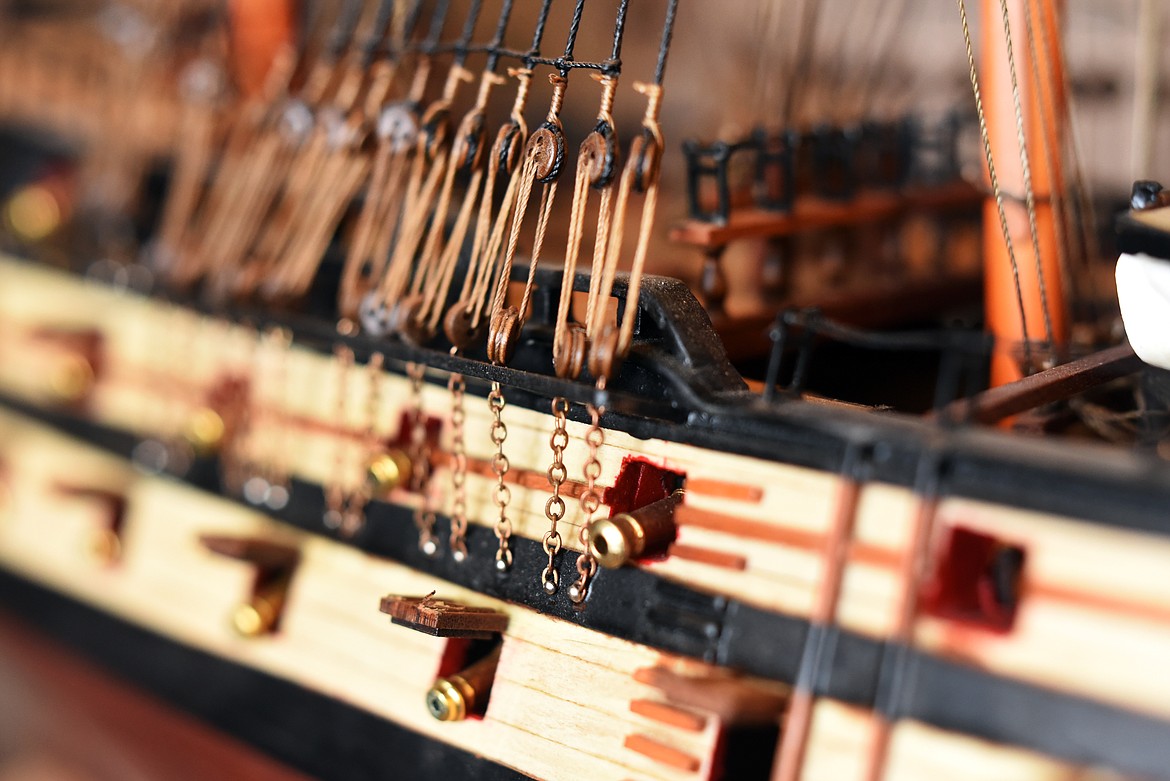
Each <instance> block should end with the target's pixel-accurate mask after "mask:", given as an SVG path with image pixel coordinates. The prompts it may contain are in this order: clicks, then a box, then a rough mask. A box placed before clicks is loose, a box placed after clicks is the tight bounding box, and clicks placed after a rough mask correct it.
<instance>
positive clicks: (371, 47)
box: [361, 0, 397, 70]
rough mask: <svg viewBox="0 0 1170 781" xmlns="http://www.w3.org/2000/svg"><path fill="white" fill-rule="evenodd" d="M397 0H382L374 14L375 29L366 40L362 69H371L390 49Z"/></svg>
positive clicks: (363, 47) (363, 48)
mask: <svg viewBox="0 0 1170 781" xmlns="http://www.w3.org/2000/svg"><path fill="white" fill-rule="evenodd" d="M396 7H397V4H396V3H395V0H380V1H379V3H378V7H377V9H376V10H375V12H374V29H373V32H371V33H370V35H369V37H367V38H366V42H365V44H364V45H363V46H362V56H361V67H362V69H363V70H365V69H366V68H369V67H370V64H371V63H373V61H374V59H375V58H376V57H377V56H378V54H379V53H382V52H385V51H386V50H387V49H388V48H389V43H390V38H391V36H392V35H393V28H394V16H395V13H394V11H395V10H396Z"/></svg>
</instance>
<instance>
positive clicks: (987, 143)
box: [956, 0, 1032, 367]
mask: <svg viewBox="0 0 1170 781" xmlns="http://www.w3.org/2000/svg"><path fill="white" fill-rule="evenodd" d="M956 1H957V2H958V5H959V18H960V20H961V21H962V23H963V42H964V43H965V45H966V48H967V65H968V67H969V76H970V79H971V92H972V93H973V94H974V96H975V113H976V114H977V115H978V117H979V136H980V140H981V141H982V142H983V157H984V159H985V160H986V162H987V177H988V179H989V180H990V182H991V192H992V195H993V197H994V198H995V210H996V213H997V214H998V216H999V229H1000V231H1001V232H1002V233H1003V240H1004V243H1005V244H1006V245H1007V253H1008V260H1010V261H1011V266H1012V279H1013V280H1014V281H1015V286H1016V305H1017V306H1018V307H1019V311H1020V330H1021V331H1022V332H1023V341H1024V363H1025V364H1026V365H1028V366H1029V367H1030V366H1031V365H1032V340H1031V338H1030V337H1029V336H1028V316H1027V314H1026V311H1025V308H1024V291H1023V289H1022V288H1021V287H1020V266H1019V263H1018V262H1017V261H1016V249H1015V245H1014V244H1013V243H1012V234H1011V231H1010V230H1008V221H1007V212H1006V211H1004V206H1003V191H1002V190H1001V189H1000V187H999V177H998V176H996V173H995V160H994V158H993V157H992V154H991V138H990V137H989V135H988V131H987V115H986V113H985V112H984V110H983V91H982V89H980V87H979V70H978V68H977V67H976V65H975V48H974V46H973V45H972V44H971V26H970V23H969V22H968V20H967V2H966V0H956Z"/></svg>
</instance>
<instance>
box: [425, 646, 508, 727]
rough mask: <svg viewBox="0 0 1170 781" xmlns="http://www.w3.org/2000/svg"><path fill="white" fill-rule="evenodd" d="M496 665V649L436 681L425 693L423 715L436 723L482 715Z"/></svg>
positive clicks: (498, 656)
mask: <svg viewBox="0 0 1170 781" xmlns="http://www.w3.org/2000/svg"><path fill="white" fill-rule="evenodd" d="M499 662H500V646H499V645H497V646H496V647H495V648H494V649H493V650H492V652H491V653H490V654H488V655H487V656H485V657H484V658H483V659H480V660H479V661H478V662H476V663H475V664H473V665H471V666H470V667H468V668H467V669H466V670H463V671H462V672H459V673H457V674H456V675H451V676H448V677H446V678H439V679H438V680H436V681H435V683H434V685H433V686H431V688H430V690H429V691H428V692H427V696H426V703H427V712H429V713H430V714H431V715H432V716H434V717H435V718H436V719H437V720H439V721H463V720H464V719H466V718H467V717H468V716H471V715H473V714H474V715H483V713H484V711H486V710H487V701H488V695H490V694H491V690H492V683H493V681H494V680H495V677H496V666H497V665H498V664H499Z"/></svg>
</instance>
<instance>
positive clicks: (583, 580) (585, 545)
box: [569, 404, 605, 604]
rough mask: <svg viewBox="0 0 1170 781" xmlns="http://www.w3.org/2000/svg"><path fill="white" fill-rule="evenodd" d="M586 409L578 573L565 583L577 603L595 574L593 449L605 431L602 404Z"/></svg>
mask: <svg viewBox="0 0 1170 781" xmlns="http://www.w3.org/2000/svg"><path fill="white" fill-rule="evenodd" d="M585 407H586V409H588V410H589V418H590V425H589V433H587V434H586V435H585V443H586V444H587V445H589V460H588V461H586V462H585V491H584V493H582V494H581V511H582V512H583V513H584V514H585V519H584V521H583V522H582V523H581V531H580V534H579V535H578V539H579V540H580V542H581V555H580V556H578V557H577V574H578V575H579V576H580V577H579V578H578V580H577V582H576V583H574V584H573V585H572V586H570V587H569V599H571V600H572V601H573V602H574V603H576V604H580V603H582V602H584V601H585V595H586V594H587V593H588V591H589V581H590V579H591V578H592V577H593V576H594V575H595V574H597V561H596V560H595V559H594V558H593V556H592V555H591V554H590V553H589V526H590V524H592V523H593V516H594V514H596V512H597V508H598V507H600V506H601V494H600V493H599V492H598V490H597V478H599V477H601V461H600V460H598V458H597V453H598V451H599V450H601V447H602V446H603V445H604V444H605V432H604V431H603V430H602V428H601V416H602V415H604V414H605V407H595V406H593V405H592V404H586V405H585Z"/></svg>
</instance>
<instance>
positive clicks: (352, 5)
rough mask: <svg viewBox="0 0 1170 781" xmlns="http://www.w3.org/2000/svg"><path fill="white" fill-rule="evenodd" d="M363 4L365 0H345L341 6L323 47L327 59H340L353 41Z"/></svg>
mask: <svg viewBox="0 0 1170 781" xmlns="http://www.w3.org/2000/svg"><path fill="white" fill-rule="evenodd" d="M364 6H365V0H345V2H344V3H343V5H342V6H341V12H340V13H339V14H338V16H337V22H336V24H335V25H334V27H333V33H332V34H331V35H330V36H329V43H328V44H327V45H326V47H325V51H326V57H327V58H328V59H329V60H338V59H340V58H341V55H342V54H344V53H345V50H346V49H347V48H349V46H350V44H351V43H353V40H354V34H355V33H356V32H357V27H358V23H359V22H360V21H361V18H362V8H363V7H364Z"/></svg>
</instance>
